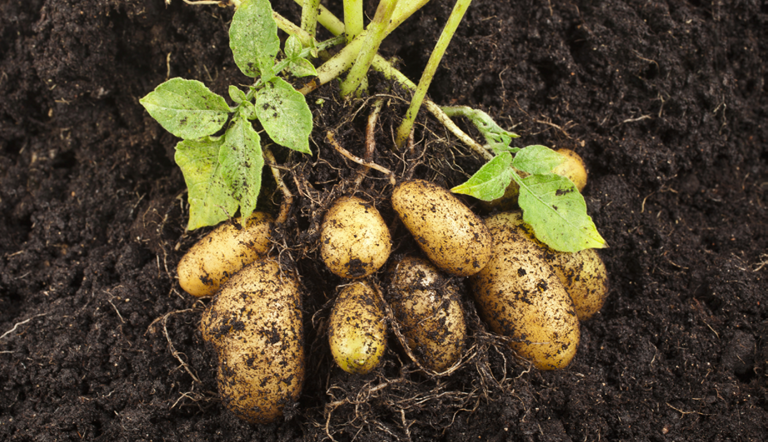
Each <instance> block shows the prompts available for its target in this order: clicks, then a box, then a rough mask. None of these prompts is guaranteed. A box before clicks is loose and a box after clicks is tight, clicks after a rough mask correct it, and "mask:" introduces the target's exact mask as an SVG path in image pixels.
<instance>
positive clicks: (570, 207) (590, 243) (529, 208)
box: [513, 174, 607, 253]
mask: <svg viewBox="0 0 768 442" xmlns="http://www.w3.org/2000/svg"><path fill="white" fill-rule="evenodd" d="M513 178H514V180H515V181H516V182H517V183H518V184H519V185H520V197H519V199H518V204H519V205H520V208H521V209H523V220H524V221H525V222H526V223H527V224H529V225H530V226H531V227H533V231H534V233H535V235H536V238H538V239H539V240H540V241H541V242H543V243H545V244H546V245H548V246H549V247H551V248H553V249H555V250H558V251H560V252H571V253H574V252H578V251H579V250H584V249H591V248H603V247H607V245H606V242H605V239H603V237H602V236H600V233H598V232H597V227H596V226H595V223H594V222H592V218H590V217H589V215H587V204H586V203H585V202H584V197H583V196H581V194H580V193H579V191H578V190H577V189H576V186H574V185H573V183H572V182H571V180H569V179H568V178H565V177H562V176H560V175H555V174H547V175H529V176H527V177H525V178H520V176H519V175H517V174H514V176H513Z"/></svg>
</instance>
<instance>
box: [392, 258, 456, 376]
mask: <svg viewBox="0 0 768 442" xmlns="http://www.w3.org/2000/svg"><path fill="white" fill-rule="evenodd" d="M387 299H388V302H389V304H390V306H391V307H392V312H393V314H394V315H395V318H396V319H397V322H398V324H399V325H400V329H401V331H402V332H403V335H404V336H405V338H406V339H407V341H408V346H409V347H410V348H411V350H412V351H413V352H414V354H415V355H416V357H417V358H418V359H419V363H421V365H423V366H425V367H426V368H429V369H430V370H433V371H437V372H441V371H444V370H447V369H448V368H450V367H451V366H452V365H453V364H455V363H456V362H457V361H458V360H459V358H460V357H461V353H462V351H463V349H464V342H465V340H466V335H467V326H466V322H465V320H464V308H463V307H462V306H461V302H460V299H459V293H458V290H457V288H456V287H455V286H454V285H453V284H452V283H450V282H449V281H447V280H446V277H445V276H444V275H443V274H442V273H441V272H440V271H439V270H438V269H437V267H435V266H434V265H432V264H431V263H430V262H429V261H427V260H425V259H420V258H414V257H406V258H403V259H401V260H400V261H398V262H397V263H396V264H395V265H394V267H393V270H392V281H391V289H390V292H389V294H388V295H387Z"/></svg>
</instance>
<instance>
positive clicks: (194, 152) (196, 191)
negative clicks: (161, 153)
mask: <svg viewBox="0 0 768 442" xmlns="http://www.w3.org/2000/svg"><path fill="white" fill-rule="evenodd" d="M222 144H224V140H223V139H221V138H209V137H205V138H201V139H199V140H184V141H181V142H179V143H178V144H177V145H176V156H175V159H176V164H178V165H179V167H180V168H181V172H182V173H183V174H184V181H186V183H187V189H188V194H187V199H188V200H189V223H188V224H187V230H194V229H197V228H200V227H205V226H215V225H216V224H218V223H220V222H222V221H224V220H226V219H228V218H230V217H231V216H233V215H234V214H235V211H236V210H237V205H238V204H237V201H236V200H235V199H234V197H233V196H232V192H231V191H230V190H229V187H228V186H227V184H226V182H225V181H224V178H223V177H222V175H221V167H220V165H219V150H220V147H221V146H222Z"/></svg>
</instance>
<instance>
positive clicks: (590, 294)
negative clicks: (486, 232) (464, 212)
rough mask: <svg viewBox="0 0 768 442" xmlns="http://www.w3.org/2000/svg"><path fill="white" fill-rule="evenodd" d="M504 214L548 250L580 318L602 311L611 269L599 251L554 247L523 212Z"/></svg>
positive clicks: (551, 263)
mask: <svg viewBox="0 0 768 442" xmlns="http://www.w3.org/2000/svg"><path fill="white" fill-rule="evenodd" d="M504 216H505V217H507V219H508V220H509V221H510V222H511V223H513V224H514V225H515V226H516V227H517V228H518V230H519V231H520V232H521V233H524V234H525V235H526V237H528V238H529V239H530V240H531V241H533V242H534V243H535V244H536V245H537V246H539V247H540V248H541V249H542V250H543V251H544V252H545V255H544V256H545V259H546V260H547V262H548V263H549V264H550V265H551V266H552V268H554V269H555V273H556V274H557V277H558V278H560V282H561V283H563V286H565V290H566V291H567V292H568V294H569V295H571V299H572V300H573V305H574V307H575V308H576V315H577V316H578V317H579V320H580V321H586V320H588V319H590V318H591V317H592V316H594V315H595V313H597V312H598V311H600V309H601V308H602V307H603V304H605V299H606V298H607V297H608V272H607V271H606V269H605V264H603V260H602V259H600V255H598V254H597V250H595V249H586V250H582V251H580V252H576V253H566V252H558V251H555V250H552V249H550V248H549V247H548V246H547V245H546V244H543V243H542V242H540V241H539V240H537V239H536V237H535V236H534V233H533V229H531V227H530V226H529V225H527V224H525V223H524V222H523V215H522V213H520V212H510V213H509V214H506V215H504Z"/></svg>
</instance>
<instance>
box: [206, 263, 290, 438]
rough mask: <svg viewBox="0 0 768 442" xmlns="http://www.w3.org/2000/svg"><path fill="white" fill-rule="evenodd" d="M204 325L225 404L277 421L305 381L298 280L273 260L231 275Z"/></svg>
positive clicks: (251, 417)
mask: <svg viewBox="0 0 768 442" xmlns="http://www.w3.org/2000/svg"><path fill="white" fill-rule="evenodd" d="M200 328H201V331H202V334H203V339H205V340H206V341H208V342H210V343H211V344H212V345H213V347H214V349H215V350H216V354H217V356H218V375H217V381H218V387H219V395H220V397H221V400H222V403H223V404H224V405H225V406H226V407H227V408H228V409H229V410H231V411H232V412H233V413H234V414H235V415H237V416H238V417H239V418H241V419H244V420H246V421H248V422H253V423H260V424H264V423H269V422H274V421H275V420H277V419H278V418H279V417H281V416H282V415H283V408H284V407H285V406H286V405H289V404H291V403H293V402H295V401H297V400H298V398H299V395H300V393H301V387H302V384H303V381H304V347H303V340H304V333H303V325H302V314H301V295H300V292H299V283H298V281H297V279H296V278H295V277H294V276H293V275H291V274H290V273H283V272H281V271H280V266H279V265H278V264H277V263H276V262H274V261H271V260H266V259H264V260H258V261H255V262H254V263H252V264H250V265H248V266H247V267H245V268H243V269H242V270H240V272H238V273H237V274H236V275H235V276H233V277H232V278H231V279H230V280H229V281H228V282H227V283H226V284H225V285H224V286H223V287H222V288H221V290H220V291H219V293H218V294H217V295H216V297H215V298H214V300H213V302H212V303H211V304H210V306H209V307H208V308H207V309H206V310H205V312H204V313H203V317H202V320H201V324H200Z"/></svg>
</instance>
